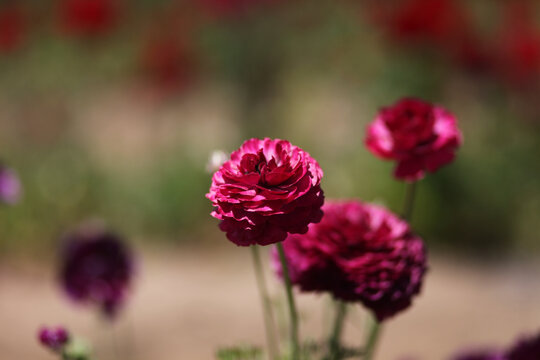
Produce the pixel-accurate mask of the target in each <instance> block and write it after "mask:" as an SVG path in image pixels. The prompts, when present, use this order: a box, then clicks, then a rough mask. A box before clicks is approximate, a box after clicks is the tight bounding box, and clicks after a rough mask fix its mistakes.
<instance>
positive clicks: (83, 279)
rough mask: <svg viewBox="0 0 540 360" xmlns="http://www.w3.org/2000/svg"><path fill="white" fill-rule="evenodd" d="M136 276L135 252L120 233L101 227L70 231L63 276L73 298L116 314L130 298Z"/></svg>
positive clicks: (65, 285) (62, 268) (65, 249)
mask: <svg viewBox="0 0 540 360" xmlns="http://www.w3.org/2000/svg"><path fill="white" fill-rule="evenodd" d="M132 276H133V260H132V256H131V253H130V251H129V249H128V248H127V246H126V244H125V243H124V241H123V240H122V239H121V238H120V237H119V236H117V235H115V234H113V233H111V232H108V231H105V230H103V229H101V228H98V227H81V228H79V229H77V230H75V231H73V232H72V233H70V234H68V235H67V237H66V244H65V247H64V251H63V254H62V264H61V269H60V279H61V282H62V286H63V288H64V290H65V291H66V293H67V294H68V296H69V297H70V298H72V299H73V300H75V301H77V302H80V303H92V304H95V305H97V306H99V307H100V308H101V311H103V313H104V314H105V315H106V316H108V317H113V316H114V315H116V313H117V312H118V310H119V308H120V307H121V306H122V305H123V304H124V302H125V300H126V297H127V294H128V290H129V288H130V285H131V281H132Z"/></svg>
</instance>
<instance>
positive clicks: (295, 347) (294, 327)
mask: <svg viewBox="0 0 540 360" xmlns="http://www.w3.org/2000/svg"><path fill="white" fill-rule="evenodd" d="M276 247H277V250H278V253H279V260H280V261H281V271H282V273H283V281H284V282H285V289H286V290H287V303H288V305H289V317H290V322H291V327H290V334H289V335H290V338H291V340H290V341H291V359H290V360H299V359H300V357H299V356H300V353H299V350H300V349H299V344H298V315H297V313H296V305H295V304H294V295H293V291H292V285H291V278H290V277H289V267H288V265H287V259H286V258H285V250H283V244H282V243H280V242H278V243H277V244H276Z"/></svg>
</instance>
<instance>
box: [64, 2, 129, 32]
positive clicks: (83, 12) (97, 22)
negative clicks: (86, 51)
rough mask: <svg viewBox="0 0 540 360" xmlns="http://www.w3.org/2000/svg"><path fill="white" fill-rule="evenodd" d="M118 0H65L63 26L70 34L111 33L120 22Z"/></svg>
mask: <svg viewBox="0 0 540 360" xmlns="http://www.w3.org/2000/svg"><path fill="white" fill-rule="evenodd" d="M119 11H120V8H119V3H118V1H116V0H63V1H62V2H61V3H60V22H61V27H62V28H63V29H64V30H65V31H66V32H67V33H69V34H72V35H77V36H84V37H93V36H99V35H104V34H107V33H109V32H110V31H111V30H112V29H113V28H114V27H115V26H116V25H117V23H118V18H119Z"/></svg>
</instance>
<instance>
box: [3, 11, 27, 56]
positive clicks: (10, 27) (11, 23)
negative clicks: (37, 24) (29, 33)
mask: <svg viewBox="0 0 540 360" xmlns="http://www.w3.org/2000/svg"><path fill="white" fill-rule="evenodd" d="M25 31H26V19H25V16H24V12H23V10H22V9H21V8H20V7H19V6H18V5H16V4H6V5H2V6H1V7H0V52H2V53H10V52H12V51H14V50H17V49H18V48H19V47H20V46H21V45H22V43H23V40H24V34H25Z"/></svg>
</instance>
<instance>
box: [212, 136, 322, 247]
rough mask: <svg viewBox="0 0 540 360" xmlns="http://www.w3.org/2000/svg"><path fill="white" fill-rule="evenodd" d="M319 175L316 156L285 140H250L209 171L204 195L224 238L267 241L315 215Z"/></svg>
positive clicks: (299, 230)
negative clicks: (212, 172) (216, 168)
mask: <svg viewBox="0 0 540 360" xmlns="http://www.w3.org/2000/svg"><path fill="white" fill-rule="evenodd" d="M322 176H323V172H322V170H321V168H320V167H319V164H318V163H317V161H315V160H314V159H313V158H312V157H311V156H310V155H309V154H308V153H307V152H305V151H304V150H302V149H300V148H299V147H296V146H294V145H291V143H289V142H288V141H285V140H279V139H275V140H272V139H269V138H265V139H263V140H260V139H250V140H247V141H246V142H245V143H244V144H243V145H242V146H241V147H240V149H238V150H236V151H234V152H233V153H232V154H231V157H230V159H229V160H228V161H226V162H225V163H224V164H223V165H222V166H221V167H220V168H219V170H218V171H216V172H215V173H214V176H213V177H212V185H211V186H210V192H209V193H208V194H206V197H207V198H208V199H209V200H210V201H212V204H213V205H214V207H215V210H214V211H213V212H212V216H213V217H215V218H217V219H219V220H221V223H220V225H219V227H220V229H221V230H223V231H225V232H226V233H227V238H228V239H229V240H230V241H232V242H233V243H235V244H237V245H239V246H249V245H254V244H259V245H269V244H273V243H277V242H280V241H283V240H285V238H286V237H287V234H288V233H294V234H303V233H305V232H307V231H308V225H309V224H310V223H315V222H319V221H320V220H321V218H322V211H321V206H322V205H323V202H324V195H323V191H322V190H321V187H320V182H321V178H322Z"/></svg>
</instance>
